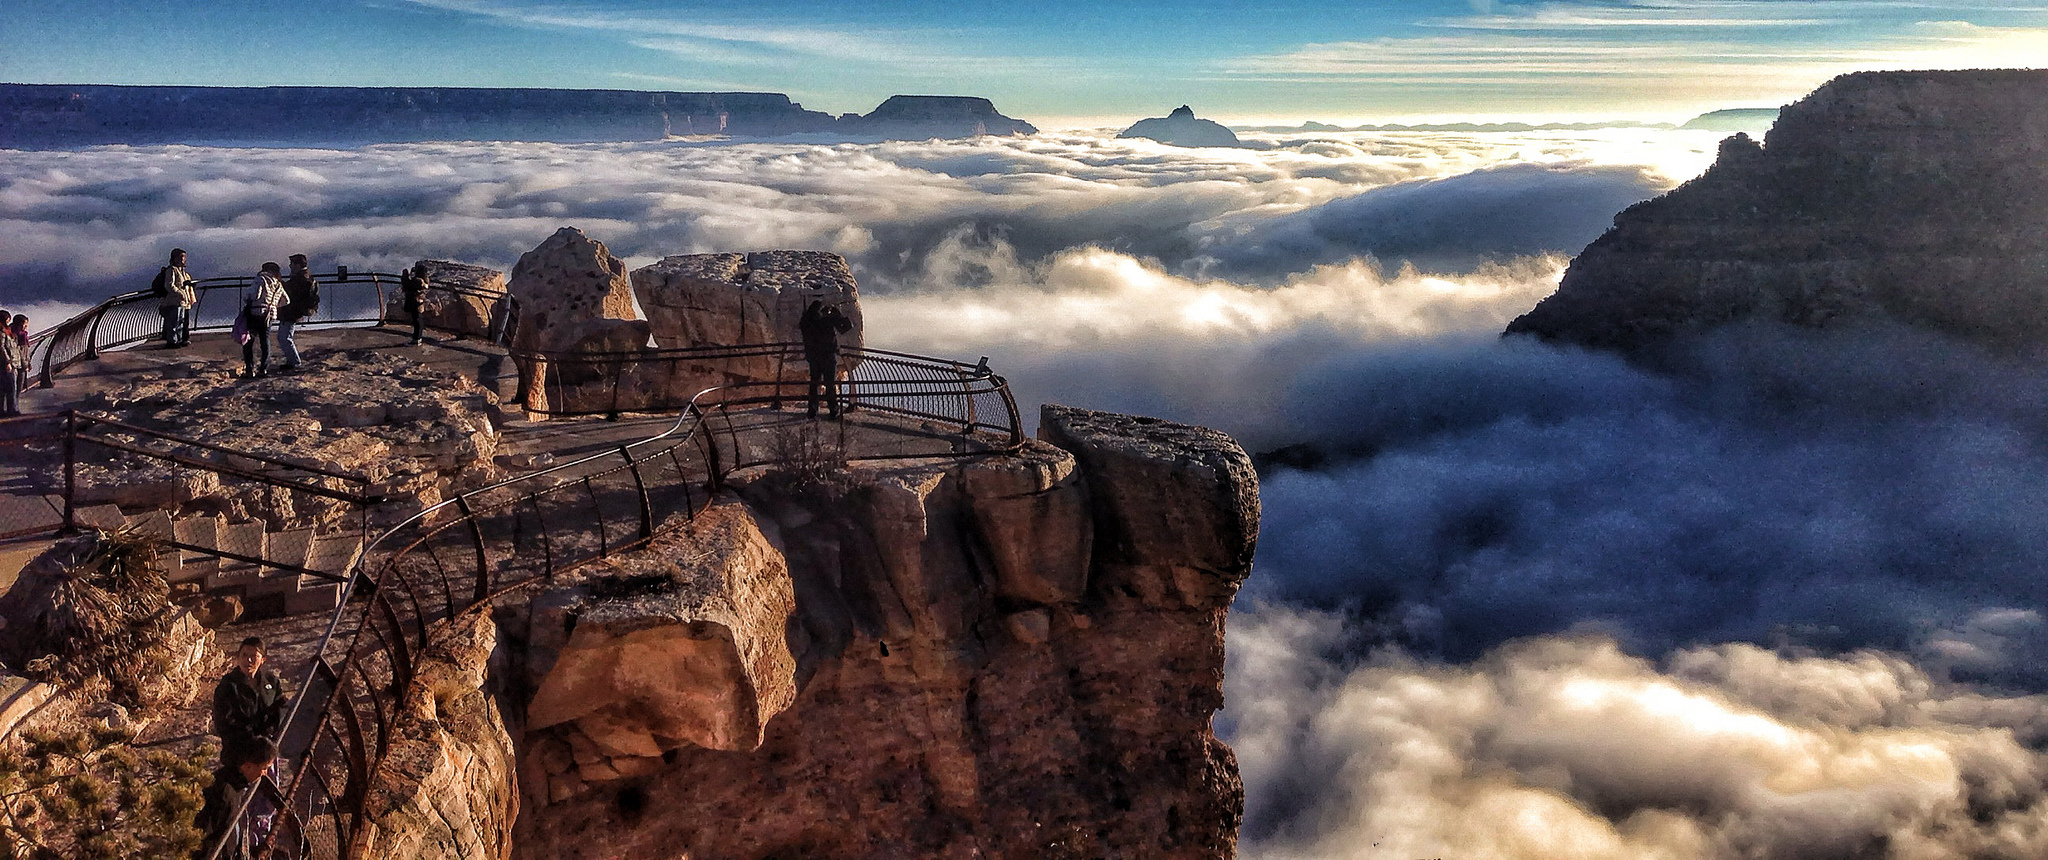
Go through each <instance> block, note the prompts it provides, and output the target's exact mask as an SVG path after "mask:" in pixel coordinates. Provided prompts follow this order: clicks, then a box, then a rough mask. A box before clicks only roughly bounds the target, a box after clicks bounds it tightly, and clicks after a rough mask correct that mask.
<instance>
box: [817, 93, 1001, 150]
mask: <svg viewBox="0 0 2048 860" xmlns="http://www.w3.org/2000/svg"><path fill="white" fill-rule="evenodd" d="M840 123H841V130H844V131H852V132H864V133H869V134H880V135H884V136H886V137H891V138H898V139H908V140H915V139H919V138H929V137H976V136H980V135H985V134H1037V133H1038V128H1037V127H1036V126H1033V125H1032V124H1031V123H1028V122H1025V121H1023V120H1021V119H1013V118H1011V117H1007V116H1003V115H1002V113H1000V112H998V111H997V110H996V106H995V103H994V102H991V101H989V100H988V99H984V98H977V97H974V96H890V97H889V98H888V99H887V100H886V101H883V102H882V103H881V105H879V106H877V107H876V108H875V109H874V110H872V111H869V112H868V113H867V114H865V115H863V116H852V115H850V114H849V115H847V116H843V117H840Z"/></svg>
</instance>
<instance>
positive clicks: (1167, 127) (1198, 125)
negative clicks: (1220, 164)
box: [1117, 105, 1243, 146]
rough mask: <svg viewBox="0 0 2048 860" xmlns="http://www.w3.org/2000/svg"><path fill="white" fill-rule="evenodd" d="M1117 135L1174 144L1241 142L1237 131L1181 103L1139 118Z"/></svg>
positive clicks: (1230, 144)
mask: <svg viewBox="0 0 2048 860" xmlns="http://www.w3.org/2000/svg"><path fill="white" fill-rule="evenodd" d="M1117 137H1119V138H1126V137H1142V138H1147V139H1150V140H1156V141H1159V142H1160V143H1167V144H1172V145H1174V146H1242V145H1243V143H1242V142H1240V141H1239V140H1238V139H1237V134H1236V133H1235V132H1233V131H1231V130H1230V129H1227V128H1224V127H1223V126H1222V125H1221V124H1220V123H1217V122H1215V121H1213V120H1206V119H1202V118H1200V117H1197V116H1195V110H1194V108H1191V107H1188V106H1187V105H1181V106H1180V107H1177V108H1174V109H1173V113H1170V114H1167V115H1166V116H1155V117H1151V118H1149V119H1141V120H1138V121H1137V122H1136V123H1134V124H1132V125H1131V127H1130V128H1127V129H1124V130H1123V133H1122V134H1119V135H1117Z"/></svg>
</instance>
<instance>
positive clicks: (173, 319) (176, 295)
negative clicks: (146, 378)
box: [149, 248, 199, 349]
mask: <svg viewBox="0 0 2048 860" xmlns="http://www.w3.org/2000/svg"><path fill="white" fill-rule="evenodd" d="M149 288H150V290H151V291H152V292H155V293H156V296H157V313H160V314H163V317H164V348H165V349H171V348H174V347H181V346H191V345H192V306H193V305H194V304H197V303H198V302H199V289H198V287H196V286H195V285H194V284H193V282H192V276H191V275H190V274H187V273H186V272H185V249H183V248H172V249H171V264H170V265H168V266H165V267H163V268H162V269H159V270H158V271H157V273H156V280H155V281H152V282H150V285H149Z"/></svg>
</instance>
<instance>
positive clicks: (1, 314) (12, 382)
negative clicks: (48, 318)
mask: <svg viewBox="0 0 2048 860" xmlns="http://www.w3.org/2000/svg"><path fill="white" fill-rule="evenodd" d="M6 317H7V312H6V311H0V318H6ZM24 319H25V318H24ZM27 368H28V350H26V349H24V348H22V345H21V341H18V340H15V339H14V333H13V331H11V330H10V331H8V332H7V333H6V334H5V335H0V372H5V373H6V378H5V379H0V416H4V415H20V414H21V371H23V370H25V369H27Z"/></svg>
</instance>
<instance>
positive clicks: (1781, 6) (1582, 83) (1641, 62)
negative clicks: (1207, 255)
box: [0, 0, 2048, 123]
mask: <svg viewBox="0 0 2048 860" xmlns="http://www.w3.org/2000/svg"><path fill="white" fill-rule="evenodd" d="M0 13H4V14H0V20H5V21H6V22H7V24H6V26H5V28H4V29H0V80H5V81H12V82H29V83H134V84H205V85H228V86H248V85H280V84H318V85H350V86H355V85H360V86H401V85H402V86H430V85H442V86H490V87H499V86H552V87H598V88H613V89H647V90H663V89H671V90H702V89H713V90H736V89H737V90H768V91H776V92H786V93H789V94H791V95H792V96H794V97H795V98H796V99H797V100H799V101H801V102H803V103H804V104H805V105H806V106H807V107H811V108H814V109H818V110H827V111H832V112H844V111H866V110H869V109H871V108H873V107H874V105H875V104H877V103H879V102H880V101H881V100H882V99H883V98H885V97H887V96H888V95H890V94H892V93H899V92H922V93H949V94H972V95H985V96H989V97H991V98H994V99H995V100H996V103H997V106H998V107H999V108H1001V109H1003V110H1004V111H1006V112H1008V113H1010V114H1011V115H1014V116H1021V117H1024V118H1027V119H1033V120H1035V121H1040V122H1041V123H1043V122H1047V121H1053V122H1057V121H1060V120H1080V121H1086V120H1100V121H1102V122H1104V123H1113V122H1120V121H1128V120H1129V119H1134V118H1137V117H1141V116H1147V115H1159V114H1162V113H1164V112H1165V111H1166V110H1167V109H1170V108H1171V107H1173V106H1175V105H1178V104H1181V103H1189V104H1193V105H1195V106H1196V107H1197V109H1198V112H1200V113H1202V114H1203V115H1207V116H1213V117H1217V118H1222V119H1226V120H1236V121H1277V122H1295V121H1300V120H1303V119H1318V120H1324V121H1360V120H1370V119H1417V118H1425V117H1432V118H1453V117H1456V118H1503V117H1515V118H1534V117H1552V118H1592V117H1600V118H1619V117H1626V118H1646V119H1672V120H1676V119H1684V118H1685V117H1686V116H1690V115H1691V114H1693V113H1697V112H1700V111H1703V110H1711V109H1714V108H1719V107H1732V106H1769V105H1776V104H1781V103H1783V102H1785V101H1789V100H1791V99H1793V98H1796V97H1797V96H1798V95H1800V94H1801V93H1804V92H1806V91H1808V90H1810V89H1812V88H1813V87H1815V86H1817V85H1819V84H1820V83H1822V82H1824V81H1825V80H1827V78H1829V77H1832V76H1833V75H1835V74H1839V73H1841V72H1845V71H1853V70H1857V69H1871V68H1966V67H1982V66H2008V67H2010V66H2038V65H2041V63H2042V62H2043V61H2044V59H2043V58H2048V2H2040V0H2036V2H2014V0H1958V2H1938V0H1564V2H1508V0H1414V1H1413V2H1393V0H1354V2H1311V0H1273V1H1272V2H1264V3H1257V4H1249V3H1233V2H1217V0H1179V2H1166V0H1031V2H1016V0H986V2H977V3H958V2H937V0H914V2H813V0H756V2H750V3H746V4H735V3H729V2H718V3H704V2H687V0H321V2H306V0H208V2H203V3H197V2H137V0H71V2H64V3H51V2H47V0H0Z"/></svg>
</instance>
